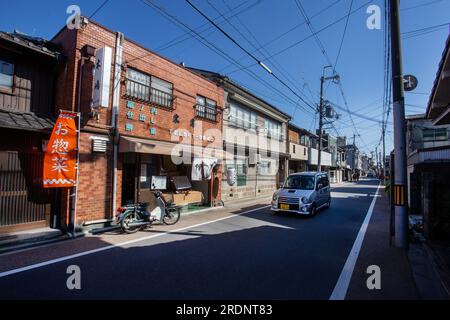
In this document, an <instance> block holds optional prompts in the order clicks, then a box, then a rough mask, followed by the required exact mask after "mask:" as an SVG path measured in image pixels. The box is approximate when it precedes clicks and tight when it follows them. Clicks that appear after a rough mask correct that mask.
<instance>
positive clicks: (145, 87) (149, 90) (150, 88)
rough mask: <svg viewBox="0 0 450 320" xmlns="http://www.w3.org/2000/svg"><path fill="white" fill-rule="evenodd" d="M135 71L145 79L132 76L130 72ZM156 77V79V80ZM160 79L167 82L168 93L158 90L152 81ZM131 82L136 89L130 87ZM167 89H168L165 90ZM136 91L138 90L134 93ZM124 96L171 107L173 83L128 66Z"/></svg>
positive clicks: (155, 81)
mask: <svg viewBox="0 0 450 320" xmlns="http://www.w3.org/2000/svg"><path fill="white" fill-rule="evenodd" d="M133 72H134V73H136V74H137V75H138V76H140V77H145V78H146V79H147V80H146V81H142V80H141V79H138V77H136V78H132V77H131V76H130V73H133ZM156 79H157V80H156ZM158 81H161V82H163V83H166V84H168V86H169V87H168V89H170V93H168V92H166V91H163V90H160V89H158V88H157V87H155V86H154V83H157V82H158ZM131 84H133V85H134V86H135V87H136V86H137V89H136V88H134V90H133V89H131ZM167 91H169V90H167ZM136 92H138V93H137V94H136ZM125 96H126V97H128V98H130V99H135V100H138V101H142V102H144V103H147V104H155V105H156V106H159V107H163V108H169V109H172V108H173V100H174V97H173V83H171V82H169V81H167V80H164V79H161V78H159V77H156V76H154V75H151V74H148V73H146V72H143V71H141V70H139V69H136V68H131V67H130V68H128V69H127V71H126V76H125Z"/></svg>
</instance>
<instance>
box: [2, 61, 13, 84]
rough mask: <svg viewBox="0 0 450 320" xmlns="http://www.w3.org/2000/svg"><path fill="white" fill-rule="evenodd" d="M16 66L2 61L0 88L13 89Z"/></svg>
mask: <svg viewBox="0 0 450 320" xmlns="http://www.w3.org/2000/svg"><path fill="white" fill-rule="evenodd" d="M13 78H14V65H13V64H12V63H9V62H6V61H3V60H0V87H3V88H7V89H11V88H12V87H13Z"/></svg>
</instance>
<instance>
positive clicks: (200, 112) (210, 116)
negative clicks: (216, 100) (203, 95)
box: [195, 104, 217, 122]
mask: <svg viewBox="0 0 450 320" xmlns="http://www.w3.org/2000/svg"><path fill="white" fill-rule="evenodd" d="M195 116H196V117H199V118H202V119H206V120H209V121H214V122H216V121H217V109H216V108H212V107H209V106H204V105H200V104H197V105H196V106H195Z"/></svg>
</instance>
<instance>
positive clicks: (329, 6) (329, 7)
mask: <svg viewBox="0 0 450 320" xmlns="http://www.w3.org/2000/svg"><path fill="white" fill-rule="evenodd" d="M339 2H340V0H336V1H334V2H332V3H331V4H330V5H328V6H327V7H325V8H323V9H322V10H320V11H318V12H317V13H315V14H314V15H312V16H311V20H312V19H314V18H316V17H318V16H320V15H321V14H323V13H325V12H326V11H328V10H329V9H331V8H332V7H333V6H335V5H336V4H337V3H339ZM303 25H305V22H301V23H298V24H296V25H295V26H293V27H291V28H289V29H288V30H286V31H285V32H283V33H281V34H279V35H277V36H276V37H274V38H272V39H271V40H269V41H267V42H265V43H264V44H263V45H262V46H260V47H259V48H258V49H261V48H266V47H267V46H269V45H271V44H273V43H275V42H277V41H279V40H280V39H281V38H283V37H284V36H286V35H287V34H289V33H291V32H292V31H294V30H296V29H297V28H299V27H301V26H303ZM256 51H257V50H255V51H253V52H252V53H255V52H256ZM244 57H245V56H242V57H240V58H239V59H238V60H242V59H243V58H244ZM269 58H271V57H269ZM230 66H231V64H229V65H227V66H225V67H224V68H222V69H221V70H220V71H222V70H225V69H227V68H228V67H230ZM230 73H233V71H231V72H230Z"/></svg>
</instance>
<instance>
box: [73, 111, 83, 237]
mask: <svg viewBox="0 0 450 320" xmlns="http://www.w3.org/2000/svg"><path fill="white" fill-rule="evenodd" d="M77 117H78V128H77V165H76V170H77V174H76V183H75V187H74V192H75V194H74V204H73V213H72V236H73V237H74V238H75V236H76V228H77V227H76V226H77V207H78V177H79V172H80V136H81V113H80V112H77Z"/></svg>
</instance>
